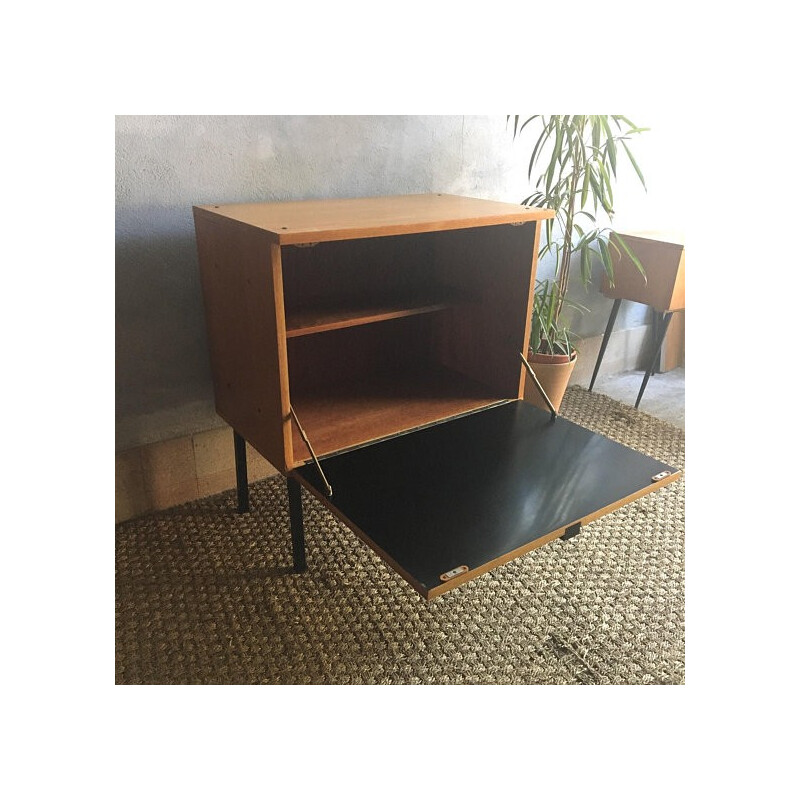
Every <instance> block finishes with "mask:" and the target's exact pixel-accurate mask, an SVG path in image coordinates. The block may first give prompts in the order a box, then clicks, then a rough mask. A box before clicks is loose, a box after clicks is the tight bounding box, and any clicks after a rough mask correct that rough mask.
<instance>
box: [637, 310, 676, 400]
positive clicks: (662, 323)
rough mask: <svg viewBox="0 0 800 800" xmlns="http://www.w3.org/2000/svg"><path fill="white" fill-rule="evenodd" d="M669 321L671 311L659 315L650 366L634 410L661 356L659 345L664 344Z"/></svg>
mask: <svg viewBox="0 0 800 800" xmlns="http://www.w3.org/2000/svg"><path fill="white" fill-rule="evenodd" d="M671 319H672V311H667V312H665V313H663V314H662V315H661V319H660V320H658V321H657V322H656V342H655V347H654V349H653V358H652V359H651V360H650V366H649V367H648V368H647V372H645V374H644V380H643V381H642V385H641V387H640V388H639V396H638V397H637V398H636V405H635V408H639V403H640V401H641V399H642V396H643V395H644V390H645V387H646V386H647V382H648V381H649V380H650V376H651V375H652V374H653V372H655V369H656V364H657V363H658V357H659V355H660V354H661V345H662V344H663V343H664V337H665V336H666V335H667V328H669V323H670V320H671Z"/></svg>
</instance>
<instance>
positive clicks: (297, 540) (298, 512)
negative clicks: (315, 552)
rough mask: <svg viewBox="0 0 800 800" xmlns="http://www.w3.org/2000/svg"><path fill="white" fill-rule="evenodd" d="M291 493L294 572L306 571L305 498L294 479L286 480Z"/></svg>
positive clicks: (290, 508)
mask: <svg viewBox="0 0 800 800" xmlns="http://www.w3.org/2000/svg"><path fill="white" fill-rule="evenodd" d="M286 488H287V490H288V492H289V524H290V526H291V528H292V558H293V559H294V571H295V572H305V571H306V538H305V533H304V531H303V498H302V496H301V494H300V484H299V483H298V482H297V481H296V480H294V479H293V478H287V479H286Z"/></svg>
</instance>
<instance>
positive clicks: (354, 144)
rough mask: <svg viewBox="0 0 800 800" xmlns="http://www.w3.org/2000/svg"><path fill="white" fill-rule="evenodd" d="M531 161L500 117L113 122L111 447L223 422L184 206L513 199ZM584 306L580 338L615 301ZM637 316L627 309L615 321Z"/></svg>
mask: <svg viewBox="0 0 800 800" xmlns="http://www.w3.org/2000/svg"><path fill="white" fill-rule="evenodd" d="M529 152H530V150H529V143H528V142H519V141H518V142H516V143H515V142H513V141H512V137H511V134H510V132H509V131H508V129H507V128H506V122H505V117H504V116H503V115H497V116H496V117H490V116H487V117H470V116H467V117H463V116H438V117H433V116H427V117H425V116H423V117H420V116H380V117H365V116H336V117H334V116H306V117H302V116H284V117H270V116H230V117H226V116H120V117H117V119H116V405H117V449H118V450H121V449H126V448H127V447H132V446H135V445H138V444H144V443H146V442H150V441H157V440H159V439H163V438H169V437H171V436H179V435H184V434H188V433H193V432H195V431H197V430H202V429H204V428H207V427H212V426H213V425H215V424H220V420H218V419H217V418H216V416H215V415H214V413H213V395H212V388H211V376H210V371H209V364H208V359H207V347H206V338H205V325H204V320H203V308H202V297H201V293H200V284H199V277H198V268H197V256H196V251H195V243H194V228H193V222H192V205H195V204H203V203H228V202H247V201H280V200H300V199H307V198H324V197H360V196H370V195H387V194H407V193H416V192H446V193H452V194H465V195H471V196H475V197H483V198H487V199H493V200H502V201H506V202H520V201H521V200H522V198H523V197H525V196H526V194H528V191H527V189H528V187H527V178H526V169H527V157H528V153H529ZM548 269H549V266H548V264H547V263H544V264H542V265H541V268H540V273H541V275H542V276H546V275H547V274H548ZM581 301H582V302H585V303H586V304H587V305H589V306H590V307H596V308H597V310H598V313H596V314H591V315H590V316H589V317H588V318H584V319H580V320H577V321H576V327H577V328H578V331H579V333H581V334H582V335H584V336H588V335H592V334H594V333H597V332H600V331H602V329H603V327H604V325H605V320H606V317H607V308H608V305H609V302H608V301H606V300H605V299H604V298H602V297H599V296H597V295H596V294H593V295H590V296H588V297H582V298H581ZM644 313H645V311H644V309H643V307H641V306H632V307H631V308H629V309H626V310H625V311H624V313H623V314H622V315H621V318H620V322H619V323H618V325H619V326H620V327H626V326H633V325H638V324H641V323H642V321H643V320H644Z"/></svg>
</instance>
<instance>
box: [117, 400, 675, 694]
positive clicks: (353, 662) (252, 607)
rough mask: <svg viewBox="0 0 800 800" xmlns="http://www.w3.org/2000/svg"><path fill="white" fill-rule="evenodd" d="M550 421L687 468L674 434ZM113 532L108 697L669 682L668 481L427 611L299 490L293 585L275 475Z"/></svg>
mask: <svg viewBox="0 0 800 800" xmlns="http://www.w3.org/2000/svg"><path fill="white" fill-rule="evenodd" d="M561 413H562V414H563V415H564V416H565V417H567V418H569V419H571V420H573V421H575V422H577V423H579V424H581V425H584V426H585V427H587V428H590V429H592V430H594V431H597V432H598V433H602V434H604V435H605V436H608V437H609V438H611V439H615V440H617V441H619V442H621V443H622V444H625V445H627V446H629V447H632V448H634V449H636V450H639V451H641V452H643V453H647V454H648V455H650V456H653V457H654V458H657V459H660V460H662V461H665V462H667V463H668V464H671V465H672V466H674V467H676V468H683V467H684V433H683V431H682V430H681V429H679V428H675V427H672V426H671V425H667V424H666V423H663V422H660V421H659V420H656V419H653V418H652V417H649V416H647V415H646V414H643V413H641V412H639V411H636V410H635V409H633V408H631V407H629V406H624V405H621V404H620V403H617V402H615V401H613V400H611V399H609V398H607V397H605V396H603V395H597V394H589V393H588V392H586V391H585V390H583V389H579V388H570V389H569V390H568V392H567V395H566V397H565V399H564V402H563V405H562V408H561ZM234 494H235V493H234V492H233V491H229V492H224V493H223V494H220V495H216V496H215V497H211V498H207V499H205V500H201V501H197V502H193V503H188V504H186V505H183V506H180V507H178V508H175V509H171V510H169V511H166V512H161V513H158V514H153V515H150V516H147V517H143V518H140V519H136V520H131V521H128V522H125V523H122V524H120V525H118V526H117V531H116V533H117V536H116V542H117V548H116V570H117V571H116V594H117V603H116V609H117V611H116V682H117V683H118V684H300V683H310V684H679V683H683V682H684V481H683V479H682V478H681V479H679V480H677V481H675V482H673V483H671V484H669V485H668V486H666V487H664V488H662V489H660V490H659V491H656V492H653V493H651V494H649V495H647V496H646V497H643V498H641V499H640V500H637V501H636V502H634V503H632V504H630V505H627V506H625V507H623V508H621V509H618V510H617V511H615V512H613V513H611V514H610V515H607V516H605V517H603V518H602V519H600V520H597V521H596V522H593V523H591V524H590V525H588V526H585V527H584V529H583V531H582V533H581V534H580V535H579V536H577V537H575V538H573V539H570V540H569V541H566V542H562V541H560V540H559V541H556V542H553V543H551V544H548V545H545V546H544V547H541V548H539V549H537V550H534V551H533V552H531V553H529V554H527V555H525V556H523V557H521V558H519V559H517V560H516V561H513V562H511V563H509V564H506V565H504V566H502V567H499V568H497V569H495V570H494V571H492V572H490V573H487V574H485V575H482V576H481V577H479V578H476V579H475V580H474V581H472V582H470V583H467V584H465V585H464V586H461V587H458V588H456V589H454V590H452V591H451V592H449V593H447V594H445V595H443V596H442V597H440V598H437V599H436V600H433V601H431V602H429V603H426V602H425V601H424V600H423V599H422V598H421V597H420V596H419V595H418V594H417V593H416V592H415V591H414V590H413V589H411V588H410V587H409V586H407V584H405V582H404V581H403V580H402V579H401V578H400V577H398V576H396V575H395V574H394V573H393V572H392V571H391V570H390V569H389V568H388V567H386V566H385V565H384V564H383V562H382V561H381V560H380V559H379V558H378V557H377V556H375V555H374V554H373V553H372V551H371V550H369V549H368V548H367V547H366V546H365V545H363V544H362V543H361V542H360V541H359V540H358V539H356V537H355V536H354V535H353V534H351V533H350V532H349V531H348V530H347V529H346V528H345V527H344V526H343V525H341V524H340V523H339V522H338V521H337V520H336V519H335V518H334V517H333V516H332V515H330V514H329V513H327V512H326V511H324V510H323V509H322V507H321V506H320V505H319V504H318V503H317V501H316V500H314V499H313V498H312V497H311V496H310V495H309V494H308V493H306V492H305V491H304V492H303V504H304V510H305V525H306V546H307V556H308V571H307V572H306V573H304V574H302V575H294V574H293V573H292V572H291V569H290V564H291V546H290V535H289V518H288V508H287V499H286V483H285V479H284V478H283V477H282V476H277V477H274V478H269V479H267V480H264V481H261V482H259V483H254V484H251V487H250V497H251V512H250V513H249V514H243V515H239V514H237V513H236V511H235V497H234Z"/></svg>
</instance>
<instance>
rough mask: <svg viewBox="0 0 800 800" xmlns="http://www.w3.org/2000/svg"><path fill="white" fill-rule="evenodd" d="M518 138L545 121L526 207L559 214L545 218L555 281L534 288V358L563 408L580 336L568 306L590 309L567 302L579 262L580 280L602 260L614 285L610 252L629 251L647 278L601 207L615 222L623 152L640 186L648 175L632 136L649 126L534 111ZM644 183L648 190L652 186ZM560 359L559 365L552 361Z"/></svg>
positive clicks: (535, 398)
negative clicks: (567, 316)
mask: <svg viewBox="0 0 800 800" xmlns="http://www.w3.org/2000/svg"><path fill="white" fill-rule="evenodd" d="M513 119H514V139H516V137H517V136H518V135H519V134H521V133H522V131H523V130H525V128H527V127H528V126H540V127H541V131H540V132H539V135H538V138H537V139H536V143H535V145H534V147H533V150H532V152H531V157H530V161H529V164H528V180H529V181H531V180H533V175H534V170H535V169H536V168H537V166H539V167H540V169H539V172H538V177H536V183H535V189H536V191H534V192H533V194H531V195H529V196H528V197H526V198H525V199H524V200H523V201H522V205H526V206H536V207H538V208H550V209H552V210H553V211H555V218H554V219H550V220H547V222H546V223H545V231H544V232H545V235H544V237H543V244H542V246H541V249H540V251H539V258H540V259H542V258H544V257H545V256H551V257H552V258H553V261H554V273H553V279H552V281H550V280H546V281H540V282H538V283H537V285H536V290H535V292H534V298H533V314H532V319H531V339H530V349H529V351H528V356H529V358H528V361H529V363H530V364H531V367H532V368H533V370H534V372H535V373H536V376H537V378H538V379H539V382H540V383H541V384H542V387H543V388H544V390H545V392H546V393H547V395H548V397H549V398H550V400H551V402H552V403H553V406H554V407H555V408H556V409H558V407H559V405H560V403H561V399H562V397H563V395H564V391H565V390H566V387H567V384H568V382H569V378H570V376H571V374H572V370H573V369H574V367H575V361H576V358H577V350H576V348H575V346H574V342H575V338H576V337H575V335H574V334H573V333H572V332H571V331H570V330H569V327H568V326H567V325H566V324H565V323H564V321H562V319H561V315H562V312H563V311H564V309H565V308H569V307H571V308H577V309H579V310H583V311H585V310H586V309H585V308H584V307H582V306H579V305H578V304H577V303H575V302H573V301H571V300H568V298H567V293H568V290H569V286H570V283H569V281H570V270H571V267H572V266H573V265H574V262H575V263H577V264H579V266H580V278H581V283H582V284H583V286H584V288H585V289H588V287H589V285H590V283H591V280H592V266H593V262H594V260H595V259H599V261H600V263H601V264H602V266H603V269H604V270H605V274H606V276H607V277H608V280H609V283H610V284H611V285H612V286H613V284H614V265H613V260H612V251H613V252H614V253H615V254H617V255H618V254H619V253H620V251H624V252H625V253H627V254H628V256H630V258H631V260H632V261H633V263H634V264H635V266H636V268H637V269H638V270H639V271H640V272H641V273H642V275H644V269H643V268H642V265H641V262H640V261H639V259H638V258H637V257H636V256H635V255H634V253H632V252H631V250H630V248H629V247H628V246H627V244H626V243H625V242H624V241H623V240H622V239H621V238H620V237H619V236H617V234H616V233H614V231H613V230H611V228H610V227H607V226H603V225H601V224H600V223H599V222H598V218H597V215H598V213H599V212H600V211H602V212H603V213H604V214H605V215H606V217H607V218H608V221H609V223H610V222H611V221H612V219H613V216H614V192H613V187H614V182H615V181H616V178H617V161H618V158H619V157H620V156H621V155H623V154H624V157H627V159H628V161H629V162H630V164H631V165H632V167H633V169H634V171H635V172H636V174H637V176H638V177H639V180H640V181H641V182H642V186H645V182H644V176H643V175H642V172H641V170H640V169H639V165H638V164H637V163H636V160H635V159H634V157H633V154H632V153H631V151H630V149H629V147H628V140H629V139H630V138H631V137H632V136H634V135H635V134H639V133H642V132H644V131H646V130H647V128H640V127H638V126H636V125H634V124H633V123H632V122H631V121H630V120H628V119H627V118H626V117H624V116H622V115H620V114H611V115H604V116H601V115H583V114H575V115H551V116H546V115H542V114H535V115H533V116H531V117H528V118H527V119H525V121H524V122H522V123H520V117H519V116H514V118H513ZM646 188H647V187H646V186H645V190H646ZM554 356H556V357H558V358H557V359H555V360H558V361H561V362H563V363H561V364H553V363H552V362H553V360H554V358H553V357H554ZM525 397H526V399H528V400H530V401H531V402H533V403H535V404H536V405H539V406H541V407H542V408H546V405H545V403H544V400H543V399H542V398H541V397H540V396H539V394H538V392H537V391H536V389H532V388H531V387H530V385H528V386H527V387H526V392H525Z"/></svg>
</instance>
